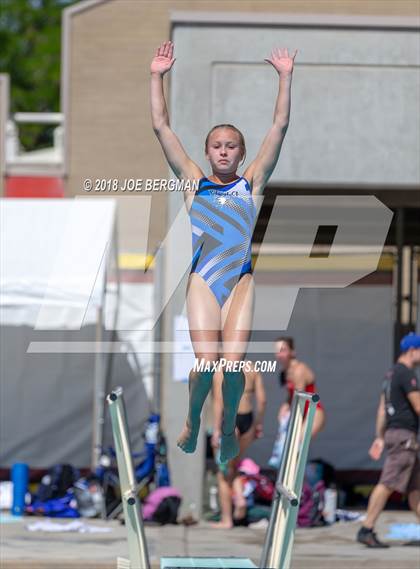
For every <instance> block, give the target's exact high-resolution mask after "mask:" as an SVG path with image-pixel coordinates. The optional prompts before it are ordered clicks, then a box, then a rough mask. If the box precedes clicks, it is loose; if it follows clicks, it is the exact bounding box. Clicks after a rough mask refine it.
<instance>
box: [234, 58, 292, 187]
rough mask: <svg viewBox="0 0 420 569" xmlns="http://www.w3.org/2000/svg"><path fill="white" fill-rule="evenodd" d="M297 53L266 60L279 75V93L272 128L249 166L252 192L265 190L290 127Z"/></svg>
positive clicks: (246, 176)
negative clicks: (292, 88) (294, 67)
mask: <svg viewBox="0 0 420 569" xmlns="http://www.w3.org/2000/svg"><path fill="white" fill-rule="evenodd" d="M296 53H297V50H295V51H294V53H293V54H292V55H289V53H288V51H287V49H274V50H273V51H272V53H271V57H270V58H267V59H265V60H264V61H267V62H268V63H270V64H271V65H272V66H273V67H274V69H275V70H276V71H277V73H278V75H279V90H278V95H277V101H276V105H275V108H274V117H273V125H272V126H271V128H270V130H269V131H268V133H267V135H266V136H265V138H264V141H263V143H262V145H261V148H260V150H259V152H258V154H257V157H256V158H255V160H254V161H253V162H252V163H251V164H250V165H249V166H248V168H247V169H246V171H245V173H244V177H245V178H247V179H248V180H250V181H251V182H252V187H253V193H259V192H261V191H262V190H263V189H264V186H265V184H266V183H267V181H268V179H269V178H270V176H271V174H272V172H273V170H274V168H275V167H276V164H277V161H278V159H279V155H280V150H281V146H282V143H283V140H284V137H285V134H286V131H287V127H288V126H289V117H290V100H291V86H292V75H293V65H294V59H295V57H296Z"/></svg>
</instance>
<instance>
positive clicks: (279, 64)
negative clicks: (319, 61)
mask: <svg viewBox="0 0 420 569" xmlns="http://www.w3.org/2000/svg"><path fill="white" fill-rule="evenodd" d="M296 54H297V49H295V51H294V52H293V54H290V55H289V52H288V51H287V48H274V49H273V51H272V52H271V57H267V59H264V61H266V62H267V63H270V64H271V65H272V66H273V67H274V69H275V70H276V71H277V72H278V73H279V74H281V75H283V74H287V73H292V72H293V65H294V62H295V57H296Z"/></svg>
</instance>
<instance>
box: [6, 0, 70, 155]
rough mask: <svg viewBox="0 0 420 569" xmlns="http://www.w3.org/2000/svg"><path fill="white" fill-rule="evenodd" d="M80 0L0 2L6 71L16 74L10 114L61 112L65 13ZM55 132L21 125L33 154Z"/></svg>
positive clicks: (11, 95) (22, 132)
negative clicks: (62, 27) (62, 44)
mask: <svg viewBox="0 0 420 569" xmlns="http://www.w3.org/2000/svg"><path fill="white" fill-rule="evenodd" d="M73 3H75V0H0V5H1V6H0V46H1V48H0V71H1V72H2V73H8V74H9V75H10V87H11V89H10V90H11V92H10V110H11V112H12V113H14V112H57V111H59V110H60V51H61V13H62V10H63V8H65V7H67V6H69V5H70V4H73ZM50 131H51V128H46V127H45V126H41V125H25V126H23V125H21V127H20V138H21V142H22V143H23V145H24V147H25V148H26V149H27V150H31V149H34V148H40V147H42V146H45V145H46V144H50Z"/></svg>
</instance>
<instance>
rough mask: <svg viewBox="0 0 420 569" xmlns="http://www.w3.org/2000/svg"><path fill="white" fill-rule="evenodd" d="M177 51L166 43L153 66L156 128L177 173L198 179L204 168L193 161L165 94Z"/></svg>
mask: <svg viewBox="0 0 420 569" xmlns="http://www.w3.org/2000/svg"><path fill="white" fill-rule="evenodd" d="M173 51H174V46H173V43H172V42H170V41H167V42H164V43H163V44H162V45H161V46H160V47H159V48H158V49H157V51H156V54H155V56H154V57H153V59H152V63H151V65H150V110H151V117H152V127H153V131H154V133H155V134H156V136H157V138H158V140H159V142H160V145H161V146H162V150H163V152H164V154H165V157H166V160H167V162H168V164H169V166H170V167H171V169H172V170H173V172H174V174H175V175H176V176H177V177H178V178H181V179H198V178H201V177H202V176H203V172H202V170H201V168H199V166H197V164H195V162H193V161H192V160H191V159H190V158H189V156H188V155H187V153H186V152H185V150H184V148H183V146H182V144H181V142H180V140H179V139H178V137H177V136H176V134H175V133H174V132H173V131H172V129H171V127H170V124H169V113H168V109H167V106H166V101H165V94H164V91H163V76H164V75H165V73H167V72H168V71H169V70H170V69H171V68H172V65H173V64H174V62H175V58H174V57H173Z"/></svg>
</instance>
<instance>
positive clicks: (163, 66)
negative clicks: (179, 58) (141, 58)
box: [150, 41, 175, 75]
mask: <svg viewBox="0 0 420 569" xmlns="http://www.w3.org/2000/svg"><path fill="white" fill-rule="evenodd" d="M173 55H174V44H173V43H172V42H171V41H165V42H163V43H162V44H161V45H160V46H159V47H158V49H157V50H156V54H155V56H154V58H153V59H152V63H151V64H150V73H159V75H165V73H167V72H168V71H169V70H170V69H171V67H172V65H173V64H174V61H175V57H173Z"/></svg>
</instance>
